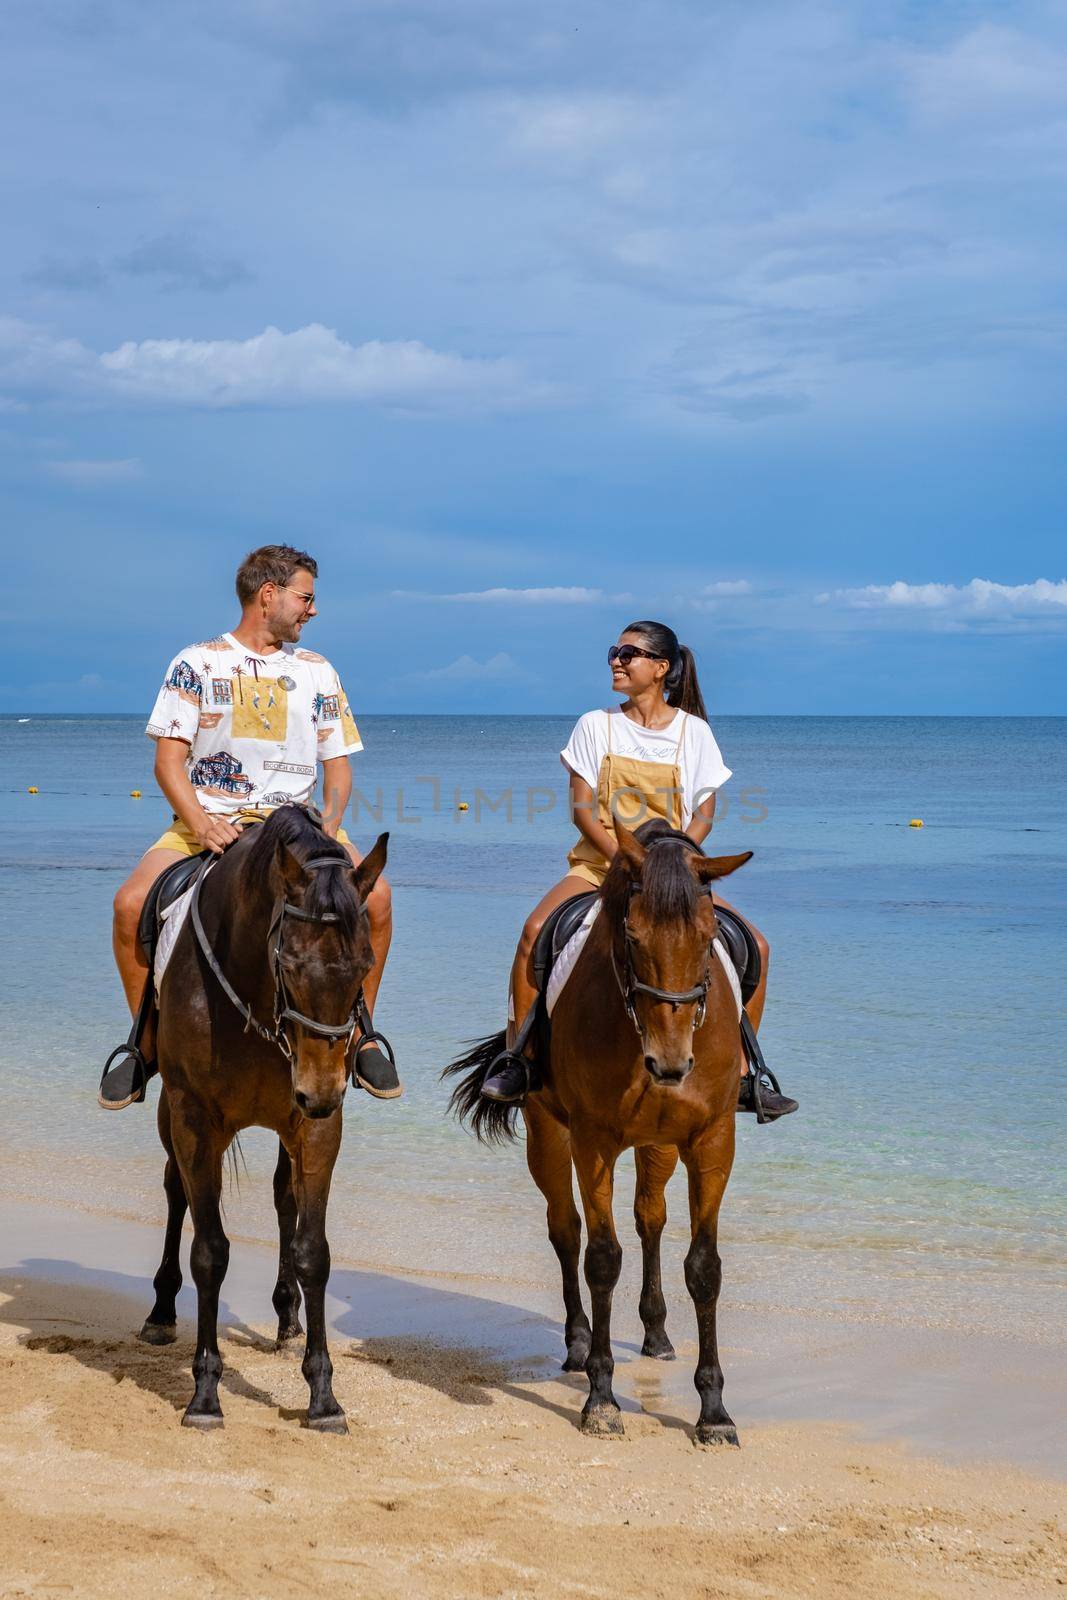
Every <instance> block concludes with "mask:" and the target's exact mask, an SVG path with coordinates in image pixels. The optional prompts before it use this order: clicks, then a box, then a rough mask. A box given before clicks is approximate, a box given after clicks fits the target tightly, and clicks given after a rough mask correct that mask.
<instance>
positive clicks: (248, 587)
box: [237, 544, 319, 606]
mask: <svg viewBox="0 0 1067 1600" xmlns="http://www.w3.org/2000/svg"><path fill="white" fill-rule="evenodd" d="M301 571H303V572H310V573H311V576H312V577H313V578H317V577H318V575H319V567H318V562H317V561H316V560H315V558H314V556H309V555H308V553H307V551H306V550H294V549H293V547H292V545H291V544H263V545H260V547H259V549H258V550H250V551H249V553H248V555H246V556H245V558H244V560H243V561H242V562H241V565H240V566H239V567H238V568H237V598H238V600H240V602H241V604H242V605H243V606H246V605H247V604H248V602H249V601H250V600H254V599H255V598H256V595H257V594H258V593H259V591H260V589H262V587H263V585H264V584H265V583H276V584H277V585H278V587H279V589H284V588H285V585H286V584H287V583H289V582H290V581H291V579H292V576H293V573H294V572H301Z"/></svg>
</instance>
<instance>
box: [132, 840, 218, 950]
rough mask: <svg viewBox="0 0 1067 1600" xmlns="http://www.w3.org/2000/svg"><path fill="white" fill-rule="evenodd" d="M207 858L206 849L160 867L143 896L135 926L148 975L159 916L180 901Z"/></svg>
mask: <svg viewBox="0 0 1067 1600" xmlns="http://www.w3.org/2000/svg"><path fill="white" fill-rule="evenodd" d="M210 857H211V851H210V850H201V852H200V854H199V855H196V856H190V857H189V858H188V860H185V861H175V863H174V865H173V866H171V867H164V868H163V871H162V872H161V873H160V874H159V877H158V878H156V880H155V882H154V883H153V884H152V887H151V888H150V889H149V891H148V894H147V895H146V896H145V903H144V905H143V906H142V907H141V920H140V922H139V923H138V925H137V941H138V943H139V944H140V946H141V949H142V950H143V951H144V953H145V956H146V957H147V959H148V970H149V972H150V973H151V971H152V967H153V964H154V962H155V954H156V945H157V944H158V943H159V930H160V928H161V927H162V925H163V913H164V912H165V911H166V910H168V909H169V907H171V906H172V905H173V904H174V902H175V900H178V899H180V898H181V896H182V895H183V894H184V893H185V891H186V889H188V888H189V886H190V884H192V883H194V882H195V881H196V879H197V878H198V877H199V876H200V873H201V872H202V871H203V869H204V863H205V862H206V861H208V860H209V859H210Z"/></svg>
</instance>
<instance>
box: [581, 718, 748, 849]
mask: <svg viewBox="0 0 1067 1600" xmlns="http://www.w3.org/2000/svg"><path fill="white" fill-rule="evenodd" d="M679 717H685V731H684V733H683V731H682V725H681V723H680V722H679V720H678V718H679ZM609 718H610V719H611V721H610V724H609V721H608V719H609ZM609 726H610V731H611V749H612V750H613V751H614V753H615V754H616V755H617V756H633V757H634V758H635V759H636V760H638V761H662V762H666V763H667V765H669V766H670V765H673V763H674V752H675V750H677V749H678V740H679V737H680V738H681V741H682V747H681V750H680V751H679V754H678V767H679V773H680V777H681V787H682V796H681V799H682V827H683V828H684V827H685V826H686V824H687V823H688V822H689V821H690V820H691V819H692V816H693V811H694V809H695V807H696V806H697V805H699V804H700V803H701V801H703V800H706V799H707V798H708V796H709V795H710V794H711V793H712V792H713V791H714V790H716V789H721V788H722V786H723V784H724V783H725V782H726V780H727V778H729V776H730V768H729V767H728V766H727V765H726V763H725V762H724V761H723V759H722V755H721V753H720V751H719V747H718V745H717V744H716V743H715V735H714V734H713V733H712V731H711V729H710V727H709V726H708V724H707V723H706V722H705V721H704V719H703V717H691V716H689V715H688V714H687V713H686V712H684V711H679V712H678V714H677V716H675V717H674V718H673V719H672V720H671V721H670V722H669V723H668V724H667V726H666V727H665V728H643V727H642V726H641V724H640V723H639V722H634V720H633V718H632V717H628V716H626V715H625V713H624V712H623V710H622V708H621V707H620V706H612V707H611V709H610V711H609V710H601V711H587V712H586V713H585V716H584V717H579V718H578V721H577V722H576V723H575V725H574V731H573V733H572V734H571V736H570V739H569V740H568V741H567V747H566V749H565V750H561V751H560V760H561V761H562V762H563V765H564V766H565V767H569V768H570V770H571V771H572V772H576V773H577V774H578V776H579V777H580V778H584V779H585V781H586V783H587V784H588V785H589V787H590V788H591V789H592V791H593V793H594V794H595V793H596V788H597V779H598V777H599V776H600V763H601V761H602V760H603V759H604V757H605V756H606V755H607V753H608V730H609Z"/></svg>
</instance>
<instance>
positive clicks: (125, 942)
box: [97, 850, 185, 1111]
mask: <svg viewBox="0 0 1067 1600" xmlns="http://www.w3.org/2000/svg"><path fill="white" fill-rule="evenodd" d="M184 860H185V856H184V855H183V853H182V852H181V851H180V850H149V851H147V852H146V853H145V854H144V855H143V856H142V857H141V859H140V861H139V862H138V863H137V865H136V867H134V869H133V871H132V872H131V873H130V876H129V877H128V878H127V879H126V882H125V883H124V884H123V885H122V887H121V889H120V890H119V891H118V893H117V894H116V896H115V906H114V920H113V922H112V925H111V948H112V950H113V951H114V953H115V965H116V966H117V967H118V969H119V977H120V978H121V980H122V987H123V990H124V991H125V994H126V1004H127V1005H128V1006H129V1008H130V1014H131V1016H136V1015H137V1012H138V1011H139V1009H140V1006H141V1001H142V999H143V997H144V992H145V985H146V984H147V983H149V982H150V981H151V979H150V975H149V971H148V963H147V962H146V961H145V958H144V952H143V951H142V949H141V946H140V943H139V941H138V938H137V929H138V926H139V924H140V921H141V911H142V908H143V906H144V903H145V899H146V897H147V895H148V891H149V889H150V888H151V887H152V885H153V883H154V882H155V881H156V879H157V878H158V876H159V874H160V873H161V872H164V871H165V870H166V868H167V867H170V866H173V864H174V863H175V862H176V861H184ZM155 1032H156V1029H155V1008H154V1007H153V1008H152V1010H151V1013H150V1014H149V1016H148V1017H147V1019H146V1020H145V1021H144V1023H143V1024H142V1026H141V1029H140V1035H139V1038H138V1044H137V1049H136V1050H134V1049H132V1048H130V1047H128V1046H127V1047H124V1048H123V1049H121V1050H116V1051H113V1052H112V1057H111V1060H110V1062H109V1065H108V1068H107V1071H106V1072H105V1074H104V1077H103V1080H102V1082H101V1084H100V1093H99V1095H98V1097H97V1099H98V1103H99V1104H100V1105H101V1106H102V1107H103V1108H104V1110H105V1111H122V1110H124V1109H125V1107H126V1106H128V1105H131V1104H133V1102H134V1101H135V1100H139V1099H140V1098H142V1096H143V1093H144V1077H145V1073H144V1067H143V1066H142V1062H145V1063H148V1064H149V1065H150V1064H151V1062H152V1061H153V1059H154V1057H155V1053H156V1039H155Z"/></svg>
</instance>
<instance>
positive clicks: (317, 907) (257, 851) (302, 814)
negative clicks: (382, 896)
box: [246, 805, 360, 939]
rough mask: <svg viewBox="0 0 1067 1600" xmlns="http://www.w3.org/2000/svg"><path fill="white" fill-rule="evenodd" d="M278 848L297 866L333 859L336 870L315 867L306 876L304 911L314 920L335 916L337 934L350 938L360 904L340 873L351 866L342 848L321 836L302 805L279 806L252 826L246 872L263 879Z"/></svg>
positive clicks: (357, 920) (333, 841)
mask: <svg viewBox="0 0 1067 1600" xmlns="http://www.w3.org/2000/svg"><path fill="white" fill-rule="evenodd" d="M279 846H284V847H285V849H286V850H288V852H289V854H290V855H291V856H293V857H294V858H295V859H296V861H297V862H299V863H300V864H301V865H303V863H304V862H305V861H309V860H311V859H312V858H313V857H314V858H315V859H316V860H321V859H322V857H323V856H331V857H333V856H336V858H337V866H336V867H316V868H315V869H314V871H313V872H309V873H308V880H309V881H308V886H307V892H306V897H305V902H304V910H305V911H310V912H311V913H312V915H313V916H316V917H322V916H334V917H336V918H337V925H338V928H339V929H340V931H341V933H342V934H343V935H344V936H345V937H346V938H348V939H351V938H354V937H355V934H356V930H357V927H358V922H359V912H360V903H359V895H358V894H357V893H356V890H355V887H354V885H353V883H352V880H351V878H350V877H349V876H348V874H347V873H346V872H345V871H344V870H341V869H344V868H350V867H351V866H352V858H351V856H350V855H349V854H348V851H347V850H346V849H345V847H344V845H342V844H338V842H337V840H336V839H331V838H330V837H329V835H328V834H325V833H324V832H323V831H322V826H321V824H320V823H318V822H317V821H316V820H315V819H314V817H312V816H311V815H310V813H309V812H308V811H307V810H305V808H304V807H303V806H298V805H287V806H279V807H278V809H277V811H272V812H271V814H270V816H269V817H268V818H267V820H266V822H261V823H258V824H257V825H256V830H255V838H254V840H253V841H252V846H251V848H250V850H249V852H248V856H247V858H246V866H247V868H248V870H249V872H251V873H252V874H253V875H255V876H257V877H259V876H262V877H263V878H266V876H267V874H268V873H269V871H270V866H271V863H272V861H273V860H274V858H275V856H276V855H277V853H278V849H279Z"/></svg>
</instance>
